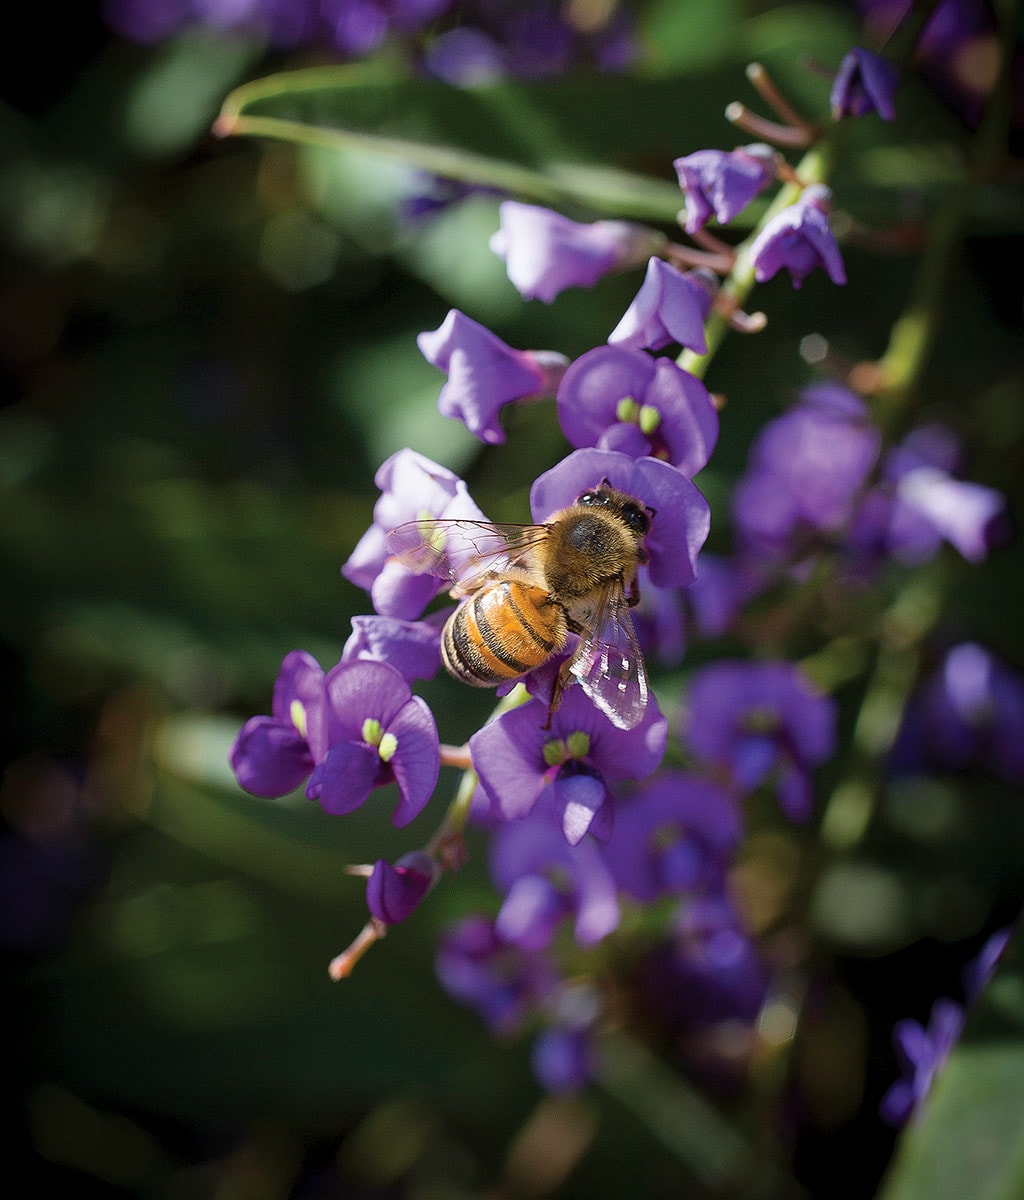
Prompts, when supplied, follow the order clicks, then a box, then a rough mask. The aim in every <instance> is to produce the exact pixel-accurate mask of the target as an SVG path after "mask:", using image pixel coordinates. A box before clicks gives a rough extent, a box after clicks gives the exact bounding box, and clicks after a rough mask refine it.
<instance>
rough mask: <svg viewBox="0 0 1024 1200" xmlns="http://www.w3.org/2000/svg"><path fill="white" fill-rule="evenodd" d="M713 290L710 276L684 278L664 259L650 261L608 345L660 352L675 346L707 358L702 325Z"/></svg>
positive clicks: (690, 274) (699, 273)
mask: <svg viewBox="0 0 1024 1200" xmlns="http://www.w3.org/2000/svg"><path fill="white" fill-rule="evenodd" d="M716 289H717V283H716V281H715V278H714V276H713V275H711V274H710V273H709V272H706V271H688V272H686V273H685V274H684V273H683V272H682V271H679V270H677V269H676V268H675V267H673V266H672V264H671V263H667V262H665V260H664V259H663V258H652V259H651V260H650V262H648V264H647V274H646V275H645V276H644V281H643V283H642V284H641V285H640V290H639V291H638V292H637V294H636V296H635V297H634V298H633V302H632V304H630V306H629V308H627V309H626V311H625V313H624V314H623V316H622V319H621V320H620V321H619V323H618V325H616V326H615V328H614V329H613V330H612V332H611V333H610V334H609V335H608V344H609V345H611V346H628V347H630V348H632V349H634V350H661V349H663V348H664V347H665V346H668V345H671V344H672V343H673V342H674V343H675V344H676V345H678V346H685V347H686V348H687V349H689V350H693V351H695V352H696V353H697V354H706V353H707V348H708V342H707V337H706V336H705V334H704V322H705V320H706V319H707V315H708V312H709V311H710V309H711V301H712V300H713V299H714V294H715V290H716Z"/></svg>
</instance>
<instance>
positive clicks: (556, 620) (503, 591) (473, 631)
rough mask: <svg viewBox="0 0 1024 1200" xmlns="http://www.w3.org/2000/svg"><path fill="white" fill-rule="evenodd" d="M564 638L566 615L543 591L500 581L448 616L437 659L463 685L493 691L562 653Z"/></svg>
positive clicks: (505, 580)
mask: <svg viewBox="0 0 1024 1200" xmlns="http://www.w3.org/2000/svg"><path fill="white" fill-rule="evenodd" d="M565 637H566V623H565V613H564V612H563V611H562V608H561V607H560V606H559V605H558V604H556V603H555V602H554V601H552V600H551V598H550V596H549V594H548V593H547V592H546V591H545V590H544V589H543V588H539V587H534V586H533V585H531V584H527V583H521V582H519V581H518V580H515V579H503V580H501V581H500V582H498V583H494V584H491V585H490V586H488V587H485V588H483V589H482V590H481V591H479V592H477V593H476V595H474V596H472V597H471V598H470V599H469V600H466V601H465V602H464V603H463V604H461V605H459V607H458V608H457V609H456V610H455V612H454V613H452V615H451V616H450V617H449V618H448V622H447V624H446V625H445V627H444V632H443V633H442V635H441V657H442V658H443V659H444V665H445V666H446V667H447V668H448V670H449V671H450V672H451V673H452V674H453V675H454V676H455V677H456V678H457V679H461V680H462V681H463V682H464V683H469V684H472V685H473V686H474V687H494V686H495V685H496V684H499V683H502V682H504V681H505V680H507V679H517V678H518V677H519V676H520V675H525V674H526V673H527V671H532V670H534V669H535V668H536V667H539V666H540V665H541V663H544V662H546V661H547V660H548V659H549V658H550V657H551V655H552V654H555V653H556V652H557V651H559V650H561V649H562V647H563V646H564V645H565Z"/></svg>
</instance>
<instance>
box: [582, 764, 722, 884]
mask: <svg viewBox="0 0 1024 1200" xmlns="http://www.w3.org/2000/svg"><path fill="white" fill-rule="evenodd" d="M742 837H743V823H742V820H741V816H740V812H739V809H738V807H737V805H736V803H735V801H734V800H733V798H732V797H731V796H730V795H729V794H728V793H727V792H726V791H725V790H724V789H722V788H720V787H718V786H717V785H716V784H714V783H711V782H710V781H708V780H705V779H702V778H700V777H699V776H697V775H692V774H689V773H687V772H685V771H662V772H659V774H658V775H657V776H655V777H654V778H653V779H652V780H651V781H650V782H649V783H647V784H645V785H644V786H643V787H642V788H641V789H639V790H638V791H637V792H636V793H635V794H634V795H632V796H631V797H629V798H627V799H622V800H620V801H619V802H618V803H617V805H616V812H615V832H614V834H613V836H612V838H611V839H610V841H609V842H608V844H607V846H606V847H605V857H606V858H607V860H608V863H609V865H610V866H611V869H612V872H613V874H614V875H615V879H616V882H617V883H618V885H619V887H620V888H622V890H623V891H625V892H627V893H628V894H629V895H630V896H632V897H633V898H634V899H635V900H639V901H641V902H642V903H645V904H646V903H651V902H652V901H654V900H656V899H657V898H658V897H659V896H665V895H677V896H678V895H681V894H683V893H705V892H717V891H720V890H721V889H722V887H723V886H724V883H725V873H726V870H727V869H728V867H729V865H730V864H731V862H732V860H733V858H734V856H735V854H736V851H737V850H738V849H739V845H740V841H741V839H742Z"/></svg>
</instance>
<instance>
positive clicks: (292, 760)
mask: <svg viewBox="0 0 1024 1200" xmlns="http://www.w3.org/2000/svg"><path fill="white" fill-rule="evenodd" d="M326 709H327V690H326V683H325V677H324V673H323V670H322V669H321V667H320V664H319V663H318V662H317V661H316V659H315V658H313V657H312V656H311V655H309V654H307V653H306V652H305V651H304V650H293V651H292V652H291V653H290V654H287V655H286V656H285V659H284V661H283V662H282V663H281V671H280V674H279V675H278V677H277V681H276V682H275V684H274V699H273V703H272V707H271V713H272V715H271V716H269V717H251V718H250V719H249V720H248V721H247V722H246V723H245V725H244V726H243V727H242V730H241V732H240V733H239V735H238V737H237V738H236V739H235V743H234V745H233V746H232V747H231V755H230V761H231V767H232V769H233V770H234V772H235V777H236V778H237V779H238V782H239V784H240V785H241V786H242V787H243V788H245V790H246V791H247V792H251V793H252V794H253V795H254V796H265V797H275V796H284V795H287V793H288V792H291V791H294V790H295V788H297V787H298V786H299V785H300V784H302V783H303V782H304V781H305V780H306V779H308V777H309V775H310V772H311V771H312V770H313V767H314V766H315V764H316V762H317V761H319V759H321V758H322V757H323V756H324V755H325V754H326V753H327V712H326Z"/></svg>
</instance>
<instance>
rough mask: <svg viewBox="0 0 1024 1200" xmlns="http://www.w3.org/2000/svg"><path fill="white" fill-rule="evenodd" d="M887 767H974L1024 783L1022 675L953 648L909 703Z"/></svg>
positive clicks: (967, 649)
mask: <svg viewBox="0 0 1024 1200" xmlns="http://www.w3.org/2000/svg"><path fill="white" fill-rule="evenodd" d="M890 767H891V769H892V770H894V771H898V772H900V773H901V774H905V773H908V772H914V771H922V770H925V771H926V770H929V769H933V768H935V767H944V768H946V769H947V770H954V771H957V770H967V769H969V768H971V767H978V768H980V769H982V770H986V771H991V772H992V773H993V774H994V775H996V776H998V777H999V778H1001V779H1005V780H1006V781H1007V782H1009V783H1012V784H1021V783H1024V675H1021V673H1020V672H1018V671H1016V670H1014V669H1013V668H1012V667H1010V666H1008V665H1007V664H1006V663H1004V662H1002V661H1001V660H1000V659H999V658H997V657H996V656H995V655H994V654H993V653H992V652H991V651H989V650H986V649H985V648H984V647H983V646H979V645H978V644H977V643H976V642H963V643H961V644H960V645H958V646H954V647H953V648H952V649H951V650H950V651H949V652H948V653H947V654H946V656H945V658H944V659H943V661H942V663H941V664H940V666H939V668H938V670H936V671H935V672H934V674H932V675H931V676H930V677H929V678H928V679H927V680H926V682H925V683H924V685H923V686H922V687H921V688H920V689H919V691H918V692H917V693H915V695H913V696H912V697H911V699H910V702H909V704H908V705H907V710H906V712H905V714H904V717H903V724H902V725H901V727H900V730H899V733H898V734H897V735H896V740H895V743H894V744H893V749H892V755H891V761H890Z"/></svg>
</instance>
